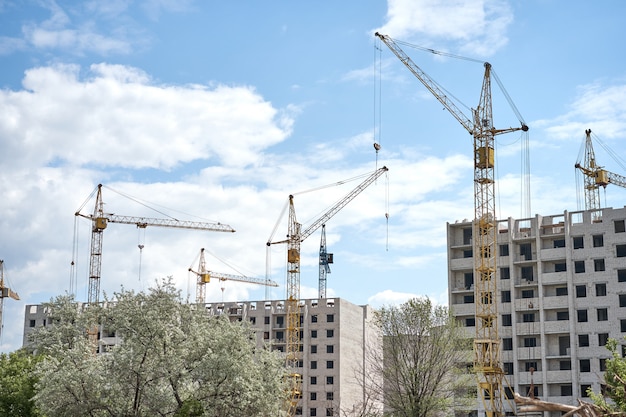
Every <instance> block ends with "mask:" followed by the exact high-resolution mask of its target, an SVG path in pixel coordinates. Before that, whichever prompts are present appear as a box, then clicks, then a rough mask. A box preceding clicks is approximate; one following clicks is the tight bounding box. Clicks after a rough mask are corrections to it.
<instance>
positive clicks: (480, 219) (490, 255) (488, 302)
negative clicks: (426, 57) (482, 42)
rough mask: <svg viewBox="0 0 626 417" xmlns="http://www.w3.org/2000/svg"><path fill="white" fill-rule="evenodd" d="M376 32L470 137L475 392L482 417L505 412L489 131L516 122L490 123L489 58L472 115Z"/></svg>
mask: <svg viewBox="0 0 626 417" xmlns="http://www.w3.org/2000/svg"><path fill="white" fill-rule="evenodd" d="M376 36H377V37H378V38H380V39H381V41H382V42H383V43H384V44H385V45H387V47H389V49H391V51H392V52H393V53H394V54H395V55H396V56H397V57H398V58H399V59H400V61H402V63H403V64H404V65H405V66H406V67H407V68H408V69H409V70H410V71H411V72H412V73H413V75H415V77H416V78H417V79H418V80H419V81H420V82H421V83H422V84H423V85H424V86H425V87H426V88H427V89H428V90H429V91H430V92H431V93H432V94H433V95H434V96H435V98H436V99H437V100H438V101H439V102H440V103H441V104H442V105H443V106H444V107H445V108H446V109H447V110H448V111H449V112H450V113H451V114H452V116H454V118H455V119H456V120H457V121H458V122H459V123H461V125H462V126H463V127H464V128H465V130H467V131H468V132H469V133H470V134H471V135H472V136H473V138H474V221H473V231H472V234H473V241H474V248H473V253H474V291H475V293H474V295H475V296H474V300H475V306H476V310H475V317H476V328H475V330H476V333H475V338H474V369H475V371H476V375H477V379H478V381H477V382H478V388H479V391H478V392H479V395H480V397H481V399H482V403H483V406H484V408H485V413H486V415H487V417H500V416H502V415H504V410H503V406H502V397H503V394H504V393H503V385H502V380H503V376H504V371H503V369H502V362H501V359H500V337H499V335H498V311H497V302H496V294H497V284H496V248H497V247H496V242H497V228H496V210H495V175H494V172H495V171H494V162H495V161H494V159H495V158H494V137H495V136H496V135H499V134H502V133H508V132H514V131H517V130H522V131H527V130H528V126H526V125H525V124H524V123H522V125H521V126H520V127H516V128H513V127H511V128H506V129H495V128H494V126H493V114H492V101H491V64H489V63H488V62H485V63H484V69H485V71H484V77H483V84H482V89H481V94H480V99H479V103H478V106H477V107H476V109H473V110H472V120H470V119H469V118H468V117H466V116H465V115H464V114H463V112H461V110H460V109H459V108H458V107H457V106H456V105H455V104H454V102H452V101H451V100H450V99H449V98H448V96H447V95H446V94H445V92H444V91H443V90H442V89H440V88H439V87H438V85H437V83H436V82H435V81H433V80H432V79H431V78H430V77H429V76H428V75H427V74H426V73H425V72H424V71H422V70H421V68H420V67H418V66H417V65H416V64H415V63H414V62H413V61H412V60H411V58H410V57H409V56H408V55H407V54H406V53H404V51H402V49H401V48H400V47H399V46H398V45H397V44H396V42H395V41H394V40H393V39H392V38H390V37H389V36H387V35H382V34H380V33H378V32H376Z"/></svg>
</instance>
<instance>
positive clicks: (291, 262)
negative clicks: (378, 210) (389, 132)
mask: <svg viewBox="0 0 626 417" xmlns="http://www.w3.org/2000/svg"><path fill="white" fill-rule="evenodd" d="M388 170H389V169H388V168H387V167H382V168H379V169H377V170H376V171H374V173H372V174H371V175H370V176H368V177H367V178H366V179H365V180H363V182H361V184H359V185H358V186H357V187H356V188H354V189H353V190H352V191H350V192H349V193H348V194H347V195H346V196H344V197H343V198H342V199H341V200H340V201H338V202H337V203H336V204H335V205H334V206H333V207H331V208H330V209H329V210H328V211H326V213H324V214H323V215H322V216H320V217H319V218H318V219H317V220H316V221H314V222H313V223H312V224H311V225H310V226H309V227H307V228H306V229H305V230H304V231H302V225H301V224H300V223H298V220H297V218H296V210H295V207H294V204H293V195H290V196H289V219H288V222H289V224H288V227H287V240H282V241H278V242H269V241H268V242H267V246H270V245H273V244H279V243H287V300H286V302H285V304H286V307H287V329H286V330H287V340H286V342H287V349H286V365H287V367H288V368H289V369H290V374H289V388H288V389H289V393H290V395H289V396H290V399H289V404H288V410H287V415H288V416H293V415H295V412H296V407H297V405H298V401H299V400H300V398H301V396H302V375H300V374H299V373H298V371H297V367H298V362H299V360H300V305H299V304H300V244H301V243H302V242H303V241H304V240H305V239H306V238H307V237H309V236H310V235H311V234H312V233H313V232H315V231H316V230H317V229H318V228H319V227H320V226H322V225H323V224H325V223H326V222H327V221H328V220H330V219H331V218H332V217H333V216H334V215H335V214H337V213H338V212H339V211H340V210H341V209H342V208H343V207H345V206H346V205H347V204H348V203H349V202H350V201H352V200H353V199H354V198H355V197H356V196H357V195H359V194H360V193H361V192H362V191H363V190H365V188H367V187H368V186H369V185H370V184H372V183H373V182H374V181H376V179H377V178H378V177H380V176H381V175H382V174H383V173H385V172H387V171H388Z"/></svg>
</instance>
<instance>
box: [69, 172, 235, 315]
mask: <svg viewBox="0 0 626 417" xmlns="http://www.w3.org/2000/svg"><path fill="white" fill-rule="evenodd" d="M94 193H96V204H95V207H94V211H93V213H92V214H82V213H81V212H80V211H81V210H82V208H83V207H84V206H85V204H86V202H85V204H83V206H82V207H81V208H80V209H78V211H76V213H75V215H76V216H80V217H84V218H86V219H89V220H91V222H92V229H91V256H90V260H89V294H88V302H89V304H97V303H98V300H99V297H100V273H101V269H102V233H103V232H104V229H106V227H107V224H108V223H122V224H134V225H135V226H137V227H138V228H141V229H144V228H146V227H148V226H159V227H172V228H177V229H193V230H206V231H210V232H234V231H235V230H234V229H233V228H232V227H230V226H229V225H227V224H222V223H204V222H194V221H183V220H177V219H173V218H171V219H154V218H149V217H133V216H120V215H116V214H112V213H105V212H104V202H103V201H102V184H98V187H97V188H96V189H95V190H94V191H93V192H92V193H91V195H90V197H89V198H88V199H87V200H89V199H90V198H91V197H92V196H93V194H94Z"/></svg>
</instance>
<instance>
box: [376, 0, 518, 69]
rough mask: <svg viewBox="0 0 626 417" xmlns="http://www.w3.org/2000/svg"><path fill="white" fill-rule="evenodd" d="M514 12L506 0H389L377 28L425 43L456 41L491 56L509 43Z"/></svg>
mask: <svg viewBox="0 0 626 417" xmlns="http://www.w3.org/2000/svg"><path fill="white" fill-rule="evenodd" d="M512 21H513V15H512V11H511V10H510V7H509V6H508V4H507V3H506V2H504V1H502V0H454V1H446V2H442V1H438V0H418V1H415V0H389V1H388V10H387V22H386V23H385V24H384V25H383V26H382V27H380V28H379V29H376V31H378V32H380V33H383V34H385V35H389V36H391V37H392V38H396V39H401V40H403V41H416V43H418V44H420V45H424V46H427V45H428V46H430V45H431V44H437V43H441V42H442V41H452V42H454V43H456V44H457V45H458V49H459V50H460V51H464V52H467V53H471V54H477V55H480V56H489V55H491V54H493V53H494V52H495V51H496V50H497V49H499V48H501V47H502V46H504V45H506V43H507V37H506V30H507V28H508V26H509V25H510V24H511V23H512Z"/></svg>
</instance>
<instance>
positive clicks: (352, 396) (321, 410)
mask: <svg viewBox="0 0 626 417" xmlns="http://www.w3.org/2000/svg"><path fill="white" fill-rule="evenodd" d="M87 305H88V304H87V303H84V306H85V307H86V306H87ZM301 305H302V309H301V312H302V314H301V316H300V317H301V319H300V320H301V327H300V334H301V340H300V342H301V343H300V344H299V346H301V348H300V359H299V363H298V371H299V374H300V375H302V393H303V395H302V397H301V398H300V400H299V402H298V405H297V407H296V409H295V413H296V415H305V416H336V415H340V410H341V411H347V410H350V411H351V410H352V409H353V408H356V407H359V405H360V404H362V403H363V401H364V398H365V397H366V383H365V381H364V380H363V375H364V372H365V373H366V374H367V369H368V363H367V362H368V360H367V358H368V351H370V350H372V349H381V345H380V343H381V339H380V338H379V336H378V333H377V331H376V328H375V326H374V325H373V323H372V318H373V314H372V308H371V307H370V306H368V305H365V306H359V305H355V304H352V303H350V302H348V301H346V300H344V299H342V298H324V299H306V300H301ZM205 307H206V310H207V312H208V313H209V314H212V315H222V314H225V315H227V316H228V317H229V318H230V320H231V321H246V322H249V323H250V324H251V326H252V329H253V330H254V331H255V335H256V342H257V345H258V346H259V347H261V346H271V348H272V349H273V350H277V351H280V352H285V351H286V348H287V340H286V337H287V308H286V302H285V300H273V301H245V302H226V303H222V302H220V303H217V302H216V303H207V304H205ZM46 320H47V314H46V311H45V308H44V306H42V305H27V306H26V311H25V322H24V344H26V343H27V337H28V334H29V333H30V332H31V331H32V329H33V328H35V327H38V326H46V325H48V324H49V323H47V322H46ZM120 342H121V339H120V338H119V337H117V335H115V334H114V333H107V332H106V330H104V329H100V332H99V334H98V351H99V352H106V351H107V350H109V349H110V348H111V347H113V346H114V345H116V344H118V343H120ZM370 377H371V376H370ZM368 400H371V398H368ZM375 406H376V405H375ZM378 407H379V408H380V409H382V404H379V405H378Z"/></svg>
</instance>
